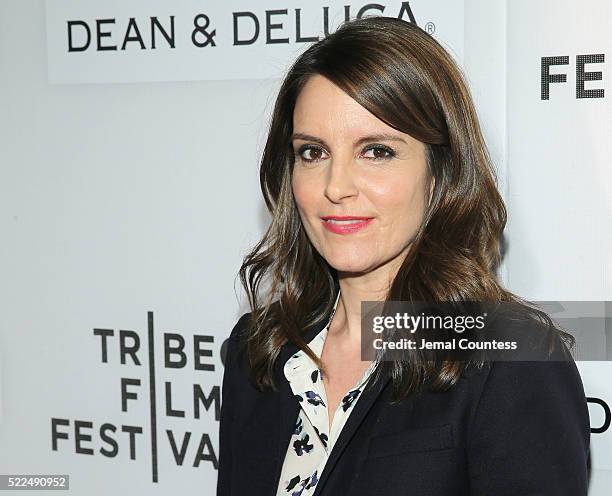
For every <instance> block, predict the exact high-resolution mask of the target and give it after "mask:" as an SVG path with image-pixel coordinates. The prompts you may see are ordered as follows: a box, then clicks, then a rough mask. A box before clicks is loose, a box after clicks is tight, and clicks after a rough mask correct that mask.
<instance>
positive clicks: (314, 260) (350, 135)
mask: <svg viewBox="0 0 612 496" xmlns="http://www.w3.org/2000/svg"><path fill="white" fill-rule="evenodd" d="M261 185H262V190H263V195H264V198H265V201H266V204H267V206H268V209H269V210H270V212H271V215H272V223H271V225H270V227H269V229H268V231H267V232H266V233H265V236H264V238H263V239H262V240H261V241H260V242H259V243H258V244H257V246H256V247H255V248H254V249H253V251H252V252H251V253H250V254H249V255H248V256H247V257H246V259H245V261H244V263H243V265H242V267H241V269H240V275H241V280H242V283H243V285H244V287H245V289H246V291H247V294H248V296H249V301H250V305H251V308H252V311H251V312H249V313H246V314H244V315H243V316H242V317H241V318H240V319H239V321H238V322H237V324H236V325H235V327H234V329H233V330H232V332H231V335H230V338H229V340H228V345H227V353H226V361H225V373H224V378H223V389H222V391H223V401H222V408H221V419H220V434H219V436H220V448H219V449H220V452H219V474H218V486H217V494H218V495H230V494H231V495H245V494H248V495H250V496H253V495H267V496H271V495H275V494H276V495H295V496H306V495H315V496H319V495H343V496H344V495H346V496H352V495H354V496H357V495H374V494H376V495H379V494H394V495H395V494H406V495H411V496H423V495H431V496H433V495H436V496H442V495H453V496H458V495H468V494H469V495H493V494H494V495H496V496H499V495H521V496H526V495H536V494H538V495H540V494H551V495H552V494H554V495H557V496H558V495H568V496H569V495H571V496H580V495H586V494H587V479H588V477H587V457H588V449H589V436H590V432H589V418H588V411H587V406H586V400H585V396H584V390H583V386H582V383H581V380H580V376H579V374H578V371H577V369H576V366H575V364H574V362H573V361H571V360H570V361H567V360H566V361H548V362H546V363H541V362H535V361H534V362H526V361H523V362H510V361H507V362H493V363H486V364H483V363H477V362H476V361H473V362H472V361H459V360H457V361H448V360H446V361H444V360H425V359H424V357H423V356H422V355H419V354H418V353H409V352H407V353H406V355H405V356H403V357H402V358H400V359H397V360H394V361H388V360H382V359H381V357H380V356H377V358H376V360H373V361H370V362H368V361H361V354H360V352H361V348H360V343H361V338H360V328H361V327H360V326H361V320H360V317H361V302H362V301H390V300H400V301H425V302H449V301H450V302H463V301H468V300H470V301H489V302H512V303H514V304H518V305H521V306H523V307H524V308H525V311H526V312H528V313H530V314H531V315H533V316H534V319H536V320H537V319H538V318H540V320H543V321H545V322H548V324H549V326H550V325H552V324H551V323H550V321H548V320H547V319H546V317H545V315H542V314H541V313H539V312H538V311H537V310H535V309H534V310H531V309H530V307H529V306H528V305H527V303H526V302H523V300H521V299H520V298H519V297H517V296H515V295H513V294H512V293H510V292H509V291H507V290H505V289H504V288H503V287H502V286H501V285H500V283H499V281H498V280H497V278H496V276H495V268H496V267H497V265H498V263H499V259H500V249H499V246H500V238H501V235H502V231H503V228H504V225H505V222H506V211H505V207H504V204H503V201H502V199H501V197H500V195H499V193H498V191H497V188H496V185H495V177H494V175H493V172H492V169H491V160H490V157H489V155H488V152H487V149H486V145H485V142H484V140H483V137H482V134H481V131H480V127H479V124H478V120H477V116H476V112H475V109H474V105H473V102H472V99H471V97H470V93H469V91H468V88H467V87H466V83H465V82H464V78H463V76H462V74H461V72H460V70H459V68H458V67H457V66H456V64H455V63H454V61H453V59H452V58H451V57H450V56H449V55H448V53H447V52H446V51H445V50H444V49H443V48H442V47H441V46H440V45H439V44H438V43H437V42H436V41H435V40H434V39H433V38H432V37H431V36H429V35H428V34H427V33H425V32H424V31H423V30H421V29H420V28H418V27H417V26H415V25H413V24H410V23H407V22H403V21H400V20H397V19H392V18H385V17H369V18H363V19H360V20H354V21H350V22H346V23H345V24H343V25H342V26H341V27H340V28H338V29H337V30H336V31H335V32H334V33H332V34H330V35H329V36H328V37H326V38H324V39H322V40H321V41H319V42H317V43H315V44H313V45H312V46H311V47H309V49H308V50H306V51H305V52H304V53H303V54H302V55H301V56H300V57H299V58H298V59H297V60H296V62H295V63H294V64H293V65H292V67H291V68H290V70H289V72H288V74H287V75H286V77H285V79H284V81H283V84H282V87H281V89H280V92H279V95H278V98H277V101H276V105H275V108H274V113H273V116H272V122H271V126H270V130H269V136H268V140H267V143H266V147H265V150H264V154H263V158H262V161H261ZM265 276H268V277H269V284H270V285H269V287H267V288H266V290H265V297H263V299H262V298H261V296H260V293H261V292H262V290H261V282H262V280H263V279H264V277H265ZM552 330H553V331H554V332H555V333H556V336H558V337H564V338H567V335H565V334H564V333H562V331H560V330H557V329H556V328H554V327H552ZM534 332H535V331H534ZM557 341H559V339H558V338H557ZM559 342H561V343H562V341H559ZM562 346H565V345H562ZM366 386H367V387H366Z"/></svg>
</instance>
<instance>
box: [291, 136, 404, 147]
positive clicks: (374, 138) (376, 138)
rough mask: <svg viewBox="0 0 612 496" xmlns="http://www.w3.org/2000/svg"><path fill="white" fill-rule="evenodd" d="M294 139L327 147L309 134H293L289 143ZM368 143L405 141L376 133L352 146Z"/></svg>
mask: <svg viewBox="0 0 612 496" xmlns="http://www.w3.org/2000/svg"><path fill="white" fill-rule="evenodd" d="M296 139H300V140H304V141H313V142H315V143H319V144H321V145H323V146H327V143H325V140H323V139H321V138H318V137H316V136H312V135H310V134H306V133H293V134H292V135H291V141H293V140H296ZM368 141H401V142H402V143H406V140H405V139H404V138H402V137H401V136H397V135H395V134H387V133H377V134H370V135H368V136H363V137H361V138H359V139H358V140H357V141H355V143H354V145H355V146H359V145H361V144H363V143H366V142H368ZM406 144H408V143H406Z"/></svg>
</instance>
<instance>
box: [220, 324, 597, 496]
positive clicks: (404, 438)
mask: <svg viewBox="0 0 612 496" xmlns="http://www.w3.org/2000/svg"><path fill="white" fill-rule="evenodd" d="M250 315H251V314H250V313H245V314H244V315H243V316H242V317H241V318H240V319H239V320H238V322H237V323H236V325H235V326H234V328H233V329H232V332H231V335H230V337H229V340H228V341H227V345H226V348H225V349H226V354H225V356H226V360H225V371H224V375H223V385H222V404H221V416H220V425H219V466H218V482H217V496H230V495H233V496H275V495H276V490H277V486H278V482H279V478H280V475H281V469H282V465H283V461H284V457H285V454H286V451H287V447H288V445H289V440H290V438H291V434H292V431H293V428H294V423H295V421H296V418H297V415H298V412H299V409H300V405H299V403H298V401H297V400H296V399H295V397H294V395H293V392H292V390H291V387H290V385H289V383H288V381H287V379H286V378H285V376H284V374H283V373H282V370H283V366H284V364H285V362H286V361H287V360H288V359H289V357H290V356H291V355H292V354H293V353H295V352H296V351H297V350H298V347H297V346H295V345H294V344H292V343H287V344H285V345H284V346H283V347H282V349H281V352H280V356H279V360H277V362H276V364H275V368H274V373H275V377H276V381H277V384H278V385H279V391H278V392H272V391H270V392H260V391H258V390H257V389H256V388H255V387H254V386H253V384H252V383H251V382H250V380H249V378H248V369H247V366H248V365H247V360H246V354H244V353H239V350H238V347H237V344H238V339H239V337H240V332H241V331H242V330H243V329H244V328H245V326H246V325H247V324H248V321H249V319H250ZM329 317H330V315H327V316H326V317H325V318H324V319H323V320H322V321H321V322H320V324H318V325H317V326H315V327H313V328H312V329H311V330H310V331H309V332H307V333H306V334H305V340H306V342H310V341H311V340H312V339H313V338H314V337H315V336H316V335H317V334H318V333H319V332H320V331H321V330H322V329H323V327H324V326H325V325H326V323H327V322H328V320H329ZM390 394H391V381H390V379H389V378H388V377H387V378H386V379H385V380H384V381H382V382H378V383H375V384H374V387H373V388H366V389H365V390H364V391H363V392H362V396H361V398H360V399H359V401H358V402H357V403H356V404H355V407H354V410H353V411H352V412H351V414H350V416H349V417H348V419H347V421H346V424H345V425H344V428H343V429H342V431H341V433H340V435H339V437H338V439H337V441H336V444H335V445H334V447H333V449H332V451H331V453H330V456H329V459H328V460H327V463H326V465H325V468H324V470H323V472H322V473H321V476H320V479H319V482H318V483H317V487H316V491H315V493H314V496H374V495H376V496H380V495H394V496H400V495H405V496H462V495H471V496H476V495H477V496H485V495H486V496H505V495H507V496H510V495H512V496H536V495H537V496H542V495H551V496H586V495H587V488H588V468H587V463H588V456H589V443H590V425H589V414H588V408H587V402H586V398H585V394H584V389H583V385H582V381H581V378H580V375H579V372H578V369H577V368H576V364H575V363H574V362H573V361H548V362H535V361H532V362H527V361H523V362H491V363H487V364H485V367H483V368H481V369H478V368H476V367H472V368H466V369H465V371H464V372H463V374H462V376H461V378H460V379H459V381H458V382H457V384H456V385H455V386H453V387H452V388H451V389H450V390H448V391H446V392H442V393H432V392H428V391H422V392H418V393H415V394H413V395H411V396H410V397H409V398H407V399H405V400H403V401H402V402H401V403H400V404H398V405H395V406H391V405H389V404H388V400H389V399H390Z"/></svg>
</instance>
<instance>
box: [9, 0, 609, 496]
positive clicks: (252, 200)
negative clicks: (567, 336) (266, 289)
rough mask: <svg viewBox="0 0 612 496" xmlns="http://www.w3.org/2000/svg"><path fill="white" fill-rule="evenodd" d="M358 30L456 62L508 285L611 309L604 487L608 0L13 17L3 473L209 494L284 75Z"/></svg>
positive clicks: (594, 412)
mask: <svg viewBox="0 0 612 496" xmlns="http://www.w3.org/2000/svg"><path fill="white" fill-rule="evenodd" d="M366 15H384V16H388V17H398V18H402V19H404V20H406V21H410V22H414V23H416V24H418V25H419V26H421V27H422V28H423V29H425V30H427V31H428V32H429V33H431V34H432V36H434V37H435V38H436V39H437V40H438V41H440V42H441V43H442V44H443V45H444V46H445V47H446V48H447V49H448V50H449V51H450V52H451V53H452V54H453V56H454V57H455V58H456V60H457V62H458V63H459V64H460V65H461V66H462V67H463V69H464V71H465V73H466V76H467V77H468V80H469V84H470V87H471V89H472V91H473V94H474V98H475V100H476V104H477V107H478V112H479V116H480V117H481V122H482V124H483V127H484V129H485V134H486V137H487V141H488V143H489V145H490V148H491V152H492V155H493V158H494V161H495V164H496V167H497V173H498V177H499V178H500V184H499V187H500V190H501V191H502V193H503V195H504V197H505V199H506V201H507V203H508V208H509V224H508V228H507V230H506V234H505V236H506V244H507V248H506V255H505V260H504V264H503V267H502V269H501V276H502V278H503V279H504V281H505V282H506V284H507V285H508V287H509V288H510V289H511V290H513V291H515V292H517V293H518V294H520V295H523V296H525V297H527V298H530V299H533V300H567V301H591V302H593V303H594V304H595V305H596V307H597V308H598V309H599V310H600V314H601V315H600V316H601V317H603V318H600V319H598V321H597V322H598V324H597V325H598V326H600V328H599V329H598V332H599V334H598V336H601V337H600V338H598V339H599V341H597V343H598V344H597V347H598V348H600V349H602V350H606V349H607V350H608V352H605V351H604V352H603V355H602V359H601V360H600V361H592V360H590V361H581V362H579V369H580V372H581V375H582V378H583V381H584V384H585V390H586V393H587V396H588V400H589V411H590V414H591V428H592V455H591V464H592V477H591V491H590V495H591V496H601V495H604V494H608V493H609V489H610V487H612V428H611V427H610V423H611V419H612V417H611V413H610V412H611V410H610V408H611V406H612V386H611V384H612V381H610V379H612V367H611V366H610V362H609V359H610V358H611V356H610V347H612V338H610V339H608V340H606V338H607V337H608V338H609V337H610V335H611V334H612V325H610V324H609V322H610V318H609V317H612V308H611V306H612V305H611V304H610V300H612V278H611V274H612V260H611V255H610V253H611V250H610V246H611V242H612V234H611V233H612V230H611V229H610V225H611V220H612V200H610V198H612V194H611V193H612V191H610V190H611V189H612V171H611V169H610V165H609V160H608V155H609V152H610V151H611V150H610V140H609V139H608V137H609V136H610V131H612V128H611V121H612V108H610V104H609V103H608V99H607V97H608V93H609V92H610V88H609V86H610V85H609V70H608V68H609V62H608V59H609V54H608V52H609V51H610V50H609V49H610V44H611V42H610V41H609V40H610V37H609V36H607V32H608V31H609V28H610V27H611V26H610V22H611V21H610V19H612V6H609V5H608V3H607V2H606V1H604V0H600V1H597V0H589V1H584V2H580V4H579V5H577V4H576V2H570V1H569V0H563V1H560V0H557V1H548V0H546V1H545V0H539V1H537V2H530V1H526V0H525V1H523V0H512V1H508V2H506V1H503V0H497V1H490V0H486V1H485V0H433V1H432V0H413V1H403V2H402V1H392V2H377V3H368V2H353V1H344V2H337V1H333V0H332V1H324V0H309V1H297V0H285V1H271V0H266V1H260V2H252V1H251V2H249V1H246V0H244V1H237V0H231V1H223V2H220V1H219V2H206V1H202V0H182V1H180V2H168V1H161V0H154V1H151V0H130V1H125V0H124V1H119V0H108V1H105V2H97V1H93V0H87V1H85V0H83V1H79V2H74V1H71V0H46V1H42V0H40V1H37V2H20V1H18V0H10V1H5V2H3V3H1V4H0V36H2V37H3V43H0V46H1V48H0V64H1V65H2V67H4V68H6V71H3V73H4V74H3V78H2V83H1V84H2V91H0V103H1V106H2V108H3V109H4V110H3V117H4V118H3V119H1V124H0V125H1V126H2V128H1V129H0V131H1V133H0V134H1V135H2V136H3V138H2V146H1V147H0V149H1V151H0V153H1V154H2V156H1V158H0V163H1V166H0V169H1V171H2V181H1V182H0V184H1V185H0V188H1V189H0V191H1V194H0V205H1V206H2V208H1V210H2V212H3V215H2V217H1V220H0V222H1V223H2V224H1V227H2V233H3V242H2V252H1V254H2V255H1V256H0V264H2V265H1V266H2V274H3V277H2V283H0V291H1V296H2V298H3V301H4V302H5V307H4V308H3V311H2V312H0V474H11V473H13V474H19V473H32V474H46V473H49V474H67V475H70V490H71V491H72V493H73V494H79V495H80V494H83V495H85V494H87V495H88V496H89V495H94V494H100V495H101V494H108V493H109V492H115V493H117V494H147V495H148V494H167V493H168V491H174V490H177V491H181V490H185V491H194V490H195V491H198V492H200V493H201V494H205V495H209V494H210V495H212V494H214V492H215V487H216V478H217V467H218V448H219V446H218V423H219V412H220V405H221V403H220V399H221V389H220V387H221V380H222V376H223V363H222V358H221V357H222V356H223V353H224V346H225V344H224V343H225V340H226V338H227V336H228V334H229V331H230V329H231V328H232V327H233V325H234V324H235V322H236V321H237V319H238V318H239V317H240V316H241V315H242V314H243V313H244V312H245V311H248V307H247V302H246V298H245V297H244V295H243V293H242V288H241V286H240V283H239V280H238V278H237V271H238V268H239V266H240V262H241V260H242V257H243V256H244V255H245V254H246V252H247V250H248V249H249V248H250V247H251V246H253V244H254V243H255V242H256V241H257V240H258V239H259V237H260V236H261V235H262V234H263V232H264V231H265V229H266V227H267V224H268V222H269V217H268V215H267V212H266V209H265V205H264V204H263V201H262V199H261V197H260V191H259V179H258V161H259V158H260V156H261V152H262V149H263V144H264V141H265V132H266V129H267V124H268V117H269V115H270V111H271V107H272V105H273V103H274V97H275V94H276V91H277V90H278V86H279V84H280V78H281V77H282V76H283V74H284V71H285V70H286V69H287V68H288V67H289V65H290V64H291V62H292V61H293V60H294V58H295V57H296V56H297V55H298V54H299V53H300V52H302V51H303V50H305V48H306V47H307V46H308V45H309V44H310V43H312V42H314V41H316V40H318V39H320V38H322V37H324V36H325V35H326V34H328V33H330V32H332V31H333V30H334V29H335V28H336V27H337V26H338V25H339V24H340V23H341V22H342V21H343V20H345V19H349V18H354V17H362V16H366ZM24 33H28V36H27V37H25V36H24ZM10 40H13V41H12V42H10ZM602 326H603V327H602ZM606 326H607V327H606ZM606 353H607V354H606ZM246 449H248V447H247V448H246Z"/></svg>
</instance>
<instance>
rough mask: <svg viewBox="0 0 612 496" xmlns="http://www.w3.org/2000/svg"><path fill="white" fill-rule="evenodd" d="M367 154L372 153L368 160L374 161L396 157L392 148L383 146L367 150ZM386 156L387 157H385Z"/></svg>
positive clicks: (370, 147) (375, 146)
mask: <svg viewBox="0 0 612 496" xmlns="http://www.w3.org/2000/svg"><path fill="white" fill-rule="evenodd" d="M365 152H366V153H368V152H372V154H371V155H370V156H366V158H369V159H372V160H384V159H388V158H391V157H394V156H395V152H394V151H393V150H391V148H389V147H387V146H383V145H372V146H369V147H368V148H366V149H365ZM385 154H386V155H385Z"/></svg>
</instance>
